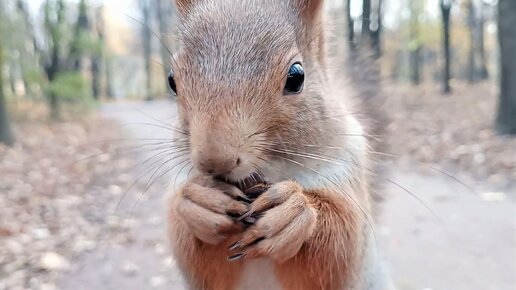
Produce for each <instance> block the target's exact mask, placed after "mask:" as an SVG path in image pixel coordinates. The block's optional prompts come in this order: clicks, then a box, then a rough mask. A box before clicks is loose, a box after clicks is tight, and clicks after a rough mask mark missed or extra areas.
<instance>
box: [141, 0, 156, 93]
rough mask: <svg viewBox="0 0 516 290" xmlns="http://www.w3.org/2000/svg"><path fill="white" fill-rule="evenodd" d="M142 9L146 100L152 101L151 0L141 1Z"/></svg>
mask: <svg viewBox="0 0 516 290" xmlns="http://www.w3.org/2000/svg"><path fill="white" fill-rule="evenodd" d="M139 5H140V9H141V12H142V16H143V24H142V41H143V58H144V61H145V72H146V76H147V79H146V86H145V90H146V92H145V94H146V96H145V99H146V100H152V99H153V96H152V72H151V53H152V43H151V27H150V21H151V20H150V9H151V5H150V0H139Z"/></svg>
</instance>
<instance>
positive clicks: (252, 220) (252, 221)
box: [242, 216, 258, 225]
mask: <svg viewBox="0 0 516 290" xmlns="http://www.w3.org/2000/svg"><path fill="white" fill-rule="evenodd" d="M257 221H258V218H256V217H254V216H250V217H246V218H245V219H243V220H242V222H243V223H244V224H246V225H254V224H255V223H256V222H257Z"/></svg>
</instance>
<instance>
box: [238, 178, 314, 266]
mask: <svg viewBox="0 0 516 290" xmlns="http://www.w3.org/2000/svg"><path fill="white" fill-rule="evenodd" d="M239 220H241V221H248V222H249V221H255V223H254V225H252V226H250V227H249V228H248V229H247V230H246V231H245V232H244V234H243V236H242V239H241V240H240V241H238V242H236V243H234V244H233V245H231V246H230V248H229V250H230V251H234V252H238V253H237V254H235V255H232V256H230V257H228V260H229V261H234V260H239V259H242V258H258V257H271V258H272V259H274V260H275V261H277V262H284V261H286V260H288V259H290V258H292V257H294V256H295V255H296V254H297V253H298V252H299V250H300V249H301V246H302V245H303V243H304V242H305V241H306V240H307V239H308V238H310V236H311V235H312V233H313V231H314V229H315V224H316V221H317V212H316V210H315V209H314V208H313V207H312V206H311V205H310V204H309V203H308V200H307V198H306V197H305V195H304V194H303V188H302V187H301V186H300V185H299V184H297V183H295V182H293V181H285V182H281V183H277V184H275V185H273V186H272V187H271V188H270V189H269V190H267V191H266V192H265V193H263V194H262V195H261V196H260V197H258V199H256V200H255V201H254V202H253V203H252V204H251V206H250V209H249V211H248V212H246V213H245V214H244V215H243V216H241V217H240V218H239Z"/></svg>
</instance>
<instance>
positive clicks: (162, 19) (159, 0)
mask: <svg viewBox="0 0 516 290" xmlns="http://www.w3.org/2000/svg"><path fill="white" fill-rule="evenodd" d="M156 7H157V9H156V14H157V15H156V16H157V18H158V23H159V33H160V42H161V43H160V44H161V45H160V53H161V62H162V64H163V70H164V71H163V78H165V77H166V76H167V75H168V72H169V67H170V61H171V57H172V56H171V55H170V43H169V41H168V39H169V38H168V36H169V34H170V26H171V24H170V23H171V22H170V19H171V18H172V7H171V5H170V1H168V0H156ZM163 85H164V86H165V89H166V91H167V92H168V93H169V95H170V96H172V95H173V92H172V89H170V86H169V85H168V83H167V82H165V81H164V82H163Z"/></svg>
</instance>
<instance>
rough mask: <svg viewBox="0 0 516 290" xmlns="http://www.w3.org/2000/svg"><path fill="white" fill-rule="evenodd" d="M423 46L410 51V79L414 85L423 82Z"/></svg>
mask: <svg viewBox="0 0 516 290" xmlns="http://www.w3.org/2000/svg"><path fill="white" fill-rule="evenodd" d="M421 50H422V49H421V46H420V45H418V46H417V47H416V48H415V49H413V50H412V51H411V52H410V81H411V83H412V84H413V85H419V84H420V83H421Z"/></svg>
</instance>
